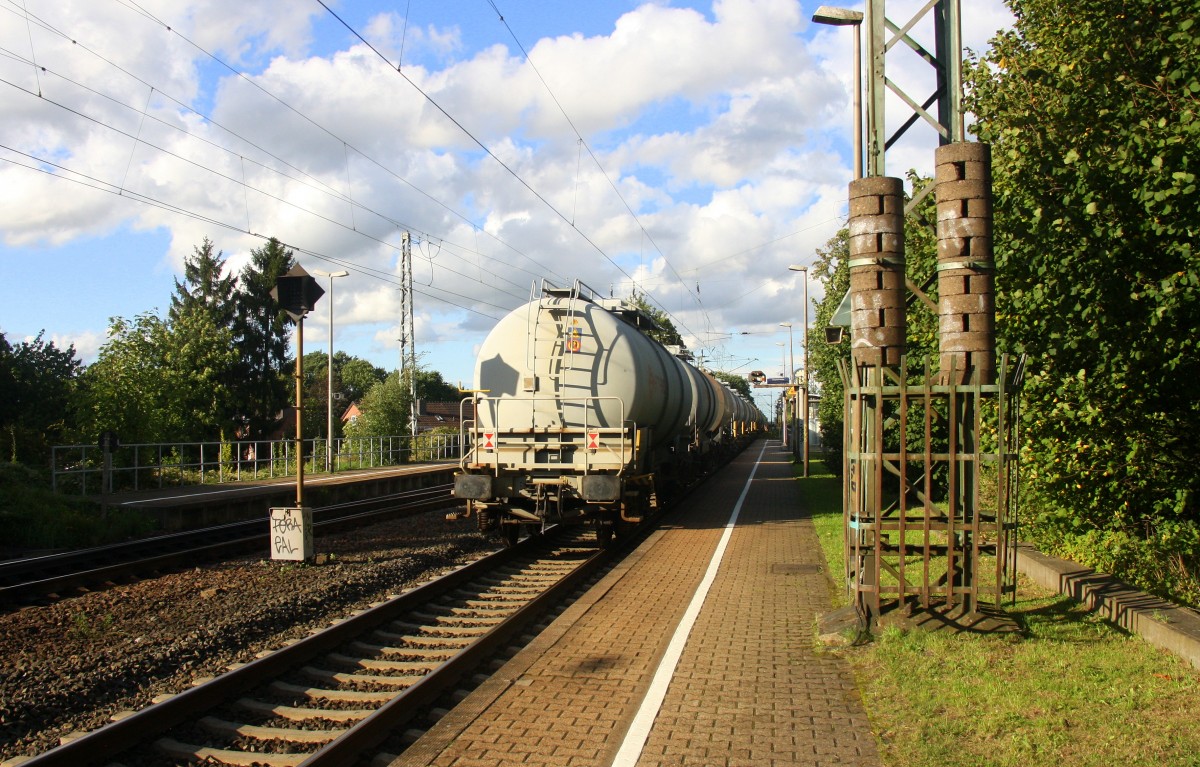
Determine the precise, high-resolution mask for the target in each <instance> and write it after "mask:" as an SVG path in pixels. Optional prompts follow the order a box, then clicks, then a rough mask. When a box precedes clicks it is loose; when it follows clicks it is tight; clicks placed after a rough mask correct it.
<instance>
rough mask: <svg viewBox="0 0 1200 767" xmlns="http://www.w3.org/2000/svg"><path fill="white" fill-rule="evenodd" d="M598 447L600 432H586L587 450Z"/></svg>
mask: <svg viewBox="0 0 1200 767" xmlns="http://www.w3.org/2000/svg"><path fill="white" fill-rule="evenodd" d="M598 447H600V432H598V431H589V432H588V450H595V449H597V448H598Z"/></svg>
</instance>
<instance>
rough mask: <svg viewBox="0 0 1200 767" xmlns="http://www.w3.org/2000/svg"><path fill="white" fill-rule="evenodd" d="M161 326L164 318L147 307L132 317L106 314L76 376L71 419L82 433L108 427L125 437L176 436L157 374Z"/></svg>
mask: <svg viewBox="0 0 1200 767" xmlns="http://www.w3.org/2000/svg"><path fill="white" fill-rule="evenodd" d="M167 332H168V331H167V323H166V322H165V321H163V320H162V318H160V317H159V316H158V315H156V314H153V313H150V312H147V313H143V314H139V315H138V316H137V317H135V318H134V319H133V320H132V321H130V320H127V319H125V318H124V317H113V318H112V319H111V320H109V327H108V339H107V340H106V341H105V342H104V345H103V346H101V347H100V354H99V356H98V357H97V359H96V361H95V362H93V363H92V364H91V365H89V366H88V367H87V369H86V370H85V371H84V372H83V376H82V385H83V397H82V398H81V402H80V405H79V413H78V416H77V419H78V423H79V426H80V429H81V431H82V432H83V433H85V434H99V433H100V432H102V431H105V430H113V431H115V432H116V433H117V434H118V435H120V438H121V441H122V442H127V443H128V442H155V441H159V440H163V439H167V438H169V436H176V435H171V434H170V432H171V428H172V427H171V426H170V425H169V423H168V422H169V417H168V412H167V411H166V410H165V409H164V407H163V405H164V403H165V402H166V401H167V399H168V397H169V392H168V387H169V383H168V382H167V380H166V379H165V378H164V377H163V375H162V371H163V369H164V368H165V360H164V354H163V352H164V349H165V338H166V335H167Z"/></svg>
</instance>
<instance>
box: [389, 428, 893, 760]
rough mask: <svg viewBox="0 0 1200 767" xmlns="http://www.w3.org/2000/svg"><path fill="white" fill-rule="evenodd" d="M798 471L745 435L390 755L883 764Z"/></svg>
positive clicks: (773, 444)
mask: <svg viewBox="0 0 1200 767" xmlns="http://www.w3.org/2000/svg"><path fill="white" fill-rule="evenodd" d="M764 445H765V446H764ZM791 476H792V469H791V464H790V463H789V461H788V454H787V453H785V452H783V451H782V449H781V447H780V444H779V442H778V441H769V442H765V443H763V442H758V443H755V444H753V445H751V446H750V447H749V448H748V449H747V450H746V451H745V452H744V453H743V454H742V455H741V456H740V457H739V458H738V459H737V460H736V461H734V462H733V463H732V464H730V466H729V467H727V468H726V469H725V470H724V471H722V472H720V473H719V475H717V476H716V477H714V478H713V479H711V480H709V482H708V483H707V484H706V485H705V486H704V487H702V488H701V489H700V491H699V492H698V493H696V494H694V495H693V496H692V498H691V500H690V501H689V502H688V503H687V504H686V506H687V507H688V511H687V513H686V514H683V513H676V514H675V515H672V516H671V517H669V518H668V519H667V521H666V523H665V524H664V525H663V527H662V528H661V529H659V530H658V531H656V532H655V533H653V534H652V535H651V536H650V537H649V538H648V539H647V540H646V541H644V542H643V543H642V545H641V546H639V547H638V549H637V550H636V551H635V552H634V553H633V554H632V555H631V556H629V557H628V558H627V559H626V560H625V561H623V562H622V563H621V564H620V565H618V567H617V568H616V569H614V570H612V571H611V572H609V573H608V574H607V575H605V576H604V577H603V578H602V579H601V580H600V581H598V582H597V583H596V585H595V586H593V587H592V588H591V589H589V590H588V592H587V593H586V594H585V595H583V596H582V597H581V598H580V599H578V600H577V601H576V602H575V603H574V604H572V605H571V606H570V607H569V608H567V610H565V611H564V612H563V614H562V615H560V616H559V617H558V618H557V619H556V620H555V621H554V622H553V623H552V624H551V625H550V626H549V627H548V628H547V630H546V631H544V632H542V634H541V635H539V636H538V637H537V639H536V640H534V641H533V642H532V643H531V644H530V645H529V646H527V647H526V648H525V649H523V650H522V651H521V652H520V653H518V654H517V655H516V656H514V657H513V659H512V660H511V661H509V662H508V663H507V664H506V665H505V666H504V668H503V669H501V670H500V671H499V672H498V673H497V674H496V675H494V676H493V677H492V678H491V679H490V680H489V681H487V682H485V683H484V684H483V685H481V686H480V687H479V688H478V689H476V690H475V691H474V692H472V693H471V695H470V697H468V698H467V699H466V700H465V701H464V702H463V704H462V705H460V706H458V707H456V708H455V709H454V711H453V712H451V713H450V714H449V715H447V716H446V717H444V718H443V719H442V720H441V721H440V722H439V723H438V724H437V725H436V726H435V727H434V728H433V729H431V730H430V731H429V732H427V733H426V734H425V736H424V737H422V738H421V739H420V740H419V741H417V743H415V744H414V745H413V746H412V747H411V748H409V749H408V750H407V751H406V752H405V753H404V754H403V755H402V756H401V757H399V758H398V759H397V760H395V761H394V762H392V765H393V766H394V767H400V766H401V765H405V766H415V765H443V766H445V767H468V766H469V767H485V766H486V767H497V766H500V765H517V764H520V765H605V766H607V765H622V766H630V767H631V766H632V765H641V766H642V767H649V766H650V765H697V766H701V765H703V766H705V767H708V766H711V765H746V766H747V767H749V766H750V765H754V766H755V767H761V766H762V765H831V764H838V765H875V764H877V763H878V760H877V757H876V753H875V742H874V739H873V737H872V735H871V731H870V725H869V723H868V721H867V717H866V715H865V713H864V712H863V708H862V704H861V701H860V699H859V695H858V691H857V689H856V687H855V685H854V680H853V677H852V675H851V672H850V669H849V668H848V666H847V665H846V664H845V663H843V662H842V661H841V660H840V659H838V658H836V657H832V656H829V655H823V654H820V653H817V652H816V651H815V650H814V643H813V620H814V617H815V616H816V615H817V614H818V613H819V612H822V611H825V610H828V609H829V592H828V586H827V584H826V575H825V574H824V573H823V572H822V571H821V569H819V568H818V565H819V564H821V554H820V550H819V547H818V544H817V538H816V534H815V532H814V530H813V527H812V523H811V521H810V520H809V519H808V518H807V514H806V513H805V511H804V507H803V498H802V495H801V487H800V483H798V482H794V481H792V480H791ZM735 509H736V512H735ZM735 513H736V519H735V520H734V521H733V522H732V524H730V523H731V518H732V515H734V514H735ZM718 562H719V563H718ZM689 625H691V630H690V632H689V631H688V626H689Z"/></svg>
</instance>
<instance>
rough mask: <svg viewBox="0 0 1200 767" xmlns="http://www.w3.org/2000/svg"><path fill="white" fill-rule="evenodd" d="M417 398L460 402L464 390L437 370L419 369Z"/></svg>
mask: <svg viewBox="0 0 1200 767" xmlns="http://www.w3.org/2000/svg"><path fill="white" fill-rule="evenodd" d="M416 390H417V399H423V400H426V401H428V402H458V401H459V400H461V399H462V398H463V395H462V392H461V391H459V389H458V387H457V386H455V385H454V384H451V383H447V382H446V379H444V378H443V377H442V374H441V373H440V372H438V371H437V370H423V369H421V368H419V367H418V369H417V385H416Z"/></svg>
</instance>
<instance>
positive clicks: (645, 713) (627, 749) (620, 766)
mask: <svg viewBox="0 0 1200 767" xmlns="http://www.w3.org/2000/svg"><path fill="white" fill-rule="evenodd" d="M766 451H767V444H766V443H765V442H764V443H763V448H762V450H761V451H759V453H758V458H757V459H755V461H754V468H752V469H751V470H750V476H749V477H747V478H746V486H745V487H744V488H742V494H741V495H740V496H738V499H737V503H736V504H734V506H733V514H731V515H730V517H729V521H728V522H726V523H725V532H723V533H722V534H721V542H720V543H718V544H717V550H716V551H714V552H713V555H712V559H711V560H709V563H708V570H706V571H705V573H704V579H703V580H701V581H700V585H699V586H697V587H696V593H695V594H693V595H692V601H691V603H690V604H688V607H687V610H686V611H684V613H683V618H682V619H681V620H680V621H679V625H678V626H677V627H676V628H675V633H674V634H673V635H672V636H671V642H670V644H668V645H667V652H666V654H665V655H663V659H662V662H661V663H659V665H658V669H657V670H656V671H655V672H654V679H652V680H651V681H650V688H649V689H648V690H646V697H645V698H643V699H642V705H641V706H640V707H639V708H638V712H637V714H636V715H634V717H633V724H631V725H630V726H629V732H627V733H625V740H624V741H622V743H621V748H620V750H619V751H617V756H616V758H614V759H613V767H634V765H636V764H637V761H638V758H639V757H640V756H641V755H642V749H643V748H645V746H646V739H647V738H648V737H650V728H651V727H652V726H653V725H654V719H655V718H656V717H657V716H658V711H659V709H661V708H662V702H663V699H664V698H666V697H667V688H668V687H669V686H670V684H671V679H672V677H674V676H675V668H676V667H677V666H678V665H679V659H680V658H681V657H682V656H683V648H684V647H685V646H687V640H688V635H690V634H691V633H692V626H694V625H695V624H696V619H697V618H698V617H700V609H701V608H702V607H704V600H705V599H706V598H707V597H708V590H709V589H710V588H712V584H713V581H715V580H716V578H717V570H718V569H720V567H721V560H722V559H724V557H725V549H726V548H727V547H728V546H729V538H730V537H731V536H732V535H733V528H734V526H735V525H737V519H738V515H739V514H740V513H741V511H742V504H743V503H744V502H745V500H746V495H747V494H748V493H749V492H750V483H751V482H753V481H754V474H755V473H756V472H757V471H758V465H759V464H760V463H762V457H763V453H765V452H766Z"/></svg>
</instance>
